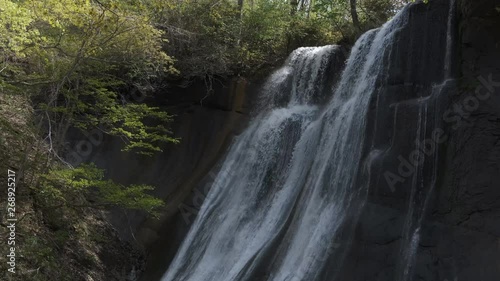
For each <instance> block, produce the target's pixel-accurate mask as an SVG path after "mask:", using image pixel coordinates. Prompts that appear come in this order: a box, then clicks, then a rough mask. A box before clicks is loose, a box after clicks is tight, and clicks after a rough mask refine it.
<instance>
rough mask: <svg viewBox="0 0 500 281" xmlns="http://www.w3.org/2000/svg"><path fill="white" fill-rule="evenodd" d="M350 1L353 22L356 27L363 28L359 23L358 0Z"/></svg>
mask: <svg viewBox="0 0 500 281" xmlns="http://www.w3.org/2000/svg"><path fill="white" fill-rule="evenodd" d="M349 3H350V5H351V17H352V23H353V24H354V26H355V27H357V28H358V29H361V25H360V23H359V18H358V12H357V11H356V0H349Z"/></svg>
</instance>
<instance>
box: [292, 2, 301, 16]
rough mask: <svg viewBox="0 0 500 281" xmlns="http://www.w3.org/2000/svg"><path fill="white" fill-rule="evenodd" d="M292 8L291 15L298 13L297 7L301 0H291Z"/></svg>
mask: <svg viewBox="0 0 500 281" xmlns="http://www.w3.org/2000/svg"><path fill="white" fill-rule="evenodd" d="M290 5H291V6H292V7H291V10H290V15H292V16H293V15H295V13H297V7H298V6H299V0H290Z"/></svg>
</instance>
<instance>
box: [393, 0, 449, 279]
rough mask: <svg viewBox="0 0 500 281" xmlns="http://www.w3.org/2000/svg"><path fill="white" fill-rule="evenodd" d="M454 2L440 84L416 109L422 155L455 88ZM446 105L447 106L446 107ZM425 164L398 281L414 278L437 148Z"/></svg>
mask: <svg viewBox="0 0 500 281" xmlns="http://www.w3.org/2000/svg"><path fill="white" fill-rule="evenodd" d="M455 8H456V3H455V0H450V1H449V7H448V20H447V31H446V49H445V59H444V69H443V74H444V75H443V81H442V83H440V84H438V85H435V86H434V87H433V88H432V89H431V94H430V95H429V96H428V97H421V98H420V99H419V101H418V102H417V104H416V105H417V106H418V122H417V130H416V138H417V140H418V141H417V142H416V143H417V145H416V147H415V150H417V151H421V150H422V149H423V148H422V147H420V146H422V144H423V143H425V140H426V139H427V140H428V139H431V138H432V132H433V131H434V129H436V128H440V127H441V126H442V122H441V119H440V117H441V116H442V114H443V113H442V112H441V111H440V108H439V101H440V100H443V99H444V98H445V97H443V95H446V94H447V93H448V92H449V90H450V89H452V88H454V87H455V84H456V82H455V80H454V79H453V78H454V76H453V57H454V56H453V52H454V50H453V43H454V42H455V41H454V37H453V34H454V31H453V28H454V26H455ZM445 104H446V103H445ZM422 156H423V157H424V161H423V162H425V161H428V165H427V167H428V168H430V170H431V175H430V177H429V180H427V181H426V180H425V176H424V166H425V165H424V163H422V164H421V165H416V172H415V174H414V176H413V178H412V183H411V191H410V198H409V200H408V213H407V216H406V220H405V225H404V229H403V243H402V244H401V251H400V252H401V259H400V263H399V268H398V270H399V272H397V274H398V275H397V278H396V280H398V281H410V280H412V278H413V271H414V267H415V262H416V257H417V253H418V246H419V242H420V232H421V226H422V221H423V220H424V218H425V215H426V210H427V207H428V205H429V201H430V200H431V197H432V195H433V193H434V190H435V187H436V181H437V167H438V161H439V158H438V156H439V147H438V146H436V148H435V149H434V151H433V153H432V154H431V155H428V156H427V157H428V158H429V159H425V158H427V157H426V155H425V154H422Z"/></svg>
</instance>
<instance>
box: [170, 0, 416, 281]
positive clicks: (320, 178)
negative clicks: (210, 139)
mask: <svg viewBox="0 0 500 281" xmlns="http://www.w3.org/2000/svg"><path fill="white" fill-rule="evenodd" d="M405 10H406V9H405ZM405 10H403V11H402V12H400V13H399V14H398V15H397V16H396V17H395V18H394V19H393V20H392V21H390V22H388V23H387V24H385V25H384V26H383V27H382V28H380V29H376V30H372V31H369V32H367V33H366V34H364V35H363V36H362V37H361V38H360V39H359V40H358V42H357V43H356V45H355V46H354V47H353V49H352V53H351V55H350V57H349V59H348V61H347V65H346V68H345V71H344V72H343V73H342V76H341V79H340V81H339V82H338V84H337V86H336V88H335V89H323V88H322V85H323V84H324V83H322V81H323V79H324V77H325V76H326V75H332V74H331V73H326V72H325V69H326V68H327V64H328V62H329V58H330V57H331V56H334V55H335V54H336V52H340V51H339V48H338V47H336V46H325V47H317V48H300V49H298V50H296V51H294V52H293V53H292V54H291V55H290V58H289V59H288V61H287V63H286V65H285V66H284V67H283V68H281V69H280V70H278V71H277V72H276V73H274V74H273V75H272V76H271V78H270V79H269V81H268V82H267V85H266V86H265V87H264V90H263V93H262V97H261V99H262V102H261V103H262V105H263V106H262V107H261V109H260V113H259V114H258V115H257V116H256V117H255V118H254V120H253V121H252V122H251V124H250V125H249V127H248V129H246V130H245V131H244V132H243V133H242V134H241V135H240V136H239V137H238V138H237V140H236V141H235V142H234V144H233V145H232V147H231V149H230V151H229V152H228V154H227V157H226V159H225V162H224V164H223V166H222V168H221V172H220V173H219V175H218V176H217V178H216V179H215V182H214V183H213V186H212V188H211V190H210V192H209V194H208V196H207V198H206V200H205V202H204V204H203V206H202V208H201V210H200V212H199V214H198V217H197V218H196V221H195V222H194V224H193V226H192V227H191V230H190V231H189V234H188V235H187V237H186V238H185V240H184V242H183V244H182V246H181V248H180V250H179V251H178V253H177V256H176V257H175V259H174V261H173V262H172V264H171V265H170V267H169V269H168V271H167V272H166V273H165V275H164V277H163V278H162V280H163V281H170V280H172V281H173V280H175V281H182V280H190V281H206V280H217V281H233V280H273V281H291V280H311V281H312V280H323V279H322V278H323V277H322V276H323V274H324V272H326V271H328V272H329V274H330V278H331V276H332V269H331V268H329V269H327V268H326V265H327V264H336V265H338V266H341V264H342V261H343V257H344V254H345V249H346V248H347V247H346V245H347V244H348V240H349V239H346V237H347V238H348V237H349V231H350V230H352V225H354V224H355V222H356V220H357V215H356V214H359V210H360V209H361V208H362V206H363V204H364V201H365V199H366V195H367V191H368V187H367V186H366V185H363V184H362V183H363V182H366V181H365V180H358V174H359V173H360V169H361V167H360V163H361V160H362V159H361V156H362V150H363V146H364V143H365V134H364V132H365V126H366V115H367V112H368V105H369V101H370V98H371V95H372V94H373V93H374V92H375V89H376V83H377V81H379V80H380V79H381V77H383V76H384V75H385V74H386V72H387V71H388V70H387V69H386V67H385V66H384V65H385V64H384V59H385V58H386V56H387V54H388V53H390V52H391V47H392V46H393V43H394V37H395V34H397V33H398V31H399V30H400V28H402V27H403V26H404V25H405V24H406V23H407V20H408V13H407V12H406V11H405ZM325 94H326V95H328V96H329V98H328V101H327V102H326V105H321V100H322V97H323V99H324V95H325ZM318 102H319V103H318ZM341 238H342V239H341ZM330 267H331V266H330ZM334 271H335V270H333V272H334Z"/></svg>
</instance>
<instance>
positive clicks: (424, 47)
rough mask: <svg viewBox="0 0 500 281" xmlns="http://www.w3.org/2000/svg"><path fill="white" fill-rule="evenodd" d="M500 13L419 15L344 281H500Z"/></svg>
mask: <svg viewBox="0 0 500 281" xmlns="http://www.w3.org/2000/svg"><path fill="white" fill-rule="evenodd" d="M450 3H452V4H454V5H456V7H455V8H452V10H451V12H452V13H451V19H450V18H449V15H450ZM499 8H500V2H499V1H488V0H483V1H472V0H461V1H457V2H454V1H446V0H441V1H439V0H435V1H430V4H428V5H424V4H423V3H420V4H415V5H413V6H412V7H411V10H410V13H411V15H410V21H409V23H408V25H407V26H406V27H405V28H403V29H402V30H401V34H400V36H399V43H398V48H396V50H393V51H392V53H391V54H390V55H389V57H388V61H387V63H388V64H390V67H391V69H393V70H394V71H391V73H390V74H389V75H388V77H385V78H384V80H385V81H381V87H380V89H379V94H378V95H377V96H376V97H375V98H374V100H373V101H372V105H373V106H372V110H371V113H370V114H369V119H370V126H369V129H368V131H369V132H368V135H371V136H373V140H372V141H371V142H369V143H367V145H366V148H365V150H366V152H365V153H366V155H367V157H366V161H365V162H366V163H365V164H367V165H368V166H369V167H370V168H369V169H368V171H369V174H368V173H367V172H366V171H365V174H364V176H367V175H369V176H370V177H369V188H370V193H369V195H368V199H367V203H366V206H365V207H364V211H363V213H362V215H361V218H360V221H359V224H358V227H357V231H356V233H357V234H356V237H355V238H354V240H353V241H352V247H351V251H350V253H349V255H348V257H347V260H346V261H345V266H344V272H343V273H342V275H341V278H340V280H350V281H352V280H360V281H361V280H370V281H371V280H380V281H387V280H398V281H400V280H419V281H420V280H426V281H444V280H448V281H454V280H467V281H469V280H470V281H473V280H485V281H494V280H500V186H499V185H498V183H499V182H500V173H499V171H500V29H499V27H500V11H499V10H498V9H499ZM450 22H451V25H449V23H450ZM450 27H451V28H450ZM449 42H452V44H451V45H450V43H449ZM480 77H481V78H480ZM476 90H478V92H476ZM440 140H441V141H440ZM415 151H416V152H415ZM418 151H421V152H420V153H419V152H418ZM373 154H375V155H379V157H376V158H371V157H369V156H370V155H373ZM419 157H420V158H419ZM327 280H328V279H327Z"/></svg>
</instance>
